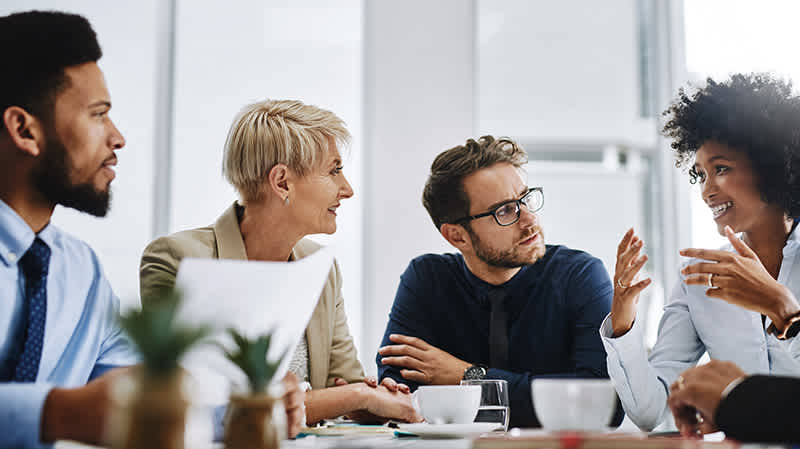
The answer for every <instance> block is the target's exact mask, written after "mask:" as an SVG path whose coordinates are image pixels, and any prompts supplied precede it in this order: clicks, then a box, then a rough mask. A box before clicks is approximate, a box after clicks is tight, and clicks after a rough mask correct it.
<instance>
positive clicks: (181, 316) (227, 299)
mask: <svg viewBox="0 0 800 449" xmlns="http://www.w3.org/2000/svg"><path fill="white" fill-rule="evenodd" d="M332 264H333V252H332V250H330V249H329V248H321V249H320V250H318V251H317V252H315V253H314V254H312V255H310V256H307V257H304V258H303V259H300V260H298V261H295V262H256V261H240V260H218V259H184V260H183V261H182V262H181V265H180V267H179V270H178V276H177V279H176V285H177V287H178V288H180V289H181V290H182V291H183V294H184V301H183V303H182V305H181V308H180V310H179V312H178V317H177V320H178V322H184V323H192V324H210V325H212V326H213V328H214V333H213V335H212V336H211V338H210V342H208V343H212V344H208V343H207V344H202V345H198V346H197V347H196V348H195V349H193V350H191V351H190V352H189V353H188V354H187V355H186V357H184V359H183V360H182V361H181V365H182V366H183V367H184V368H185V369H186V370H187V371H188V372H189V374H190V375H191V377H192V379H193V381H194V382H193V384H194V386H193V388H192V390H193V391H192V400H193V401H194V402H195V403H199V404H209V405H215V404H224V403H226V402H227V400H228V396H229V394H230V391H231V388H232V387H233V388H237V386H241V387H242V388H244V385H246V382H247V379H246V377H245V375H244V373H242V372H241V371H240V370H239V369H238V368H237V367H236V366H235V365H234V364H233V363H232V362H230V361H229V360H227V359H226V358H225V356H224V353H223V351H222V350H221V348H220V347H219V346H218V345H222V346H224V347H231V345H232V341H231V339H230V337H229V336H228V335H227V332H226V329H227V328H229V327H234V328H235V329H237V330H238V331H239V332H240V333H242V334H243V335H245V336H248V337H255V336H258V335H261V334H265V333H267V332H270V331H272V332H273V337H272V344H271V346H270V350H269V353H268V354H267V359H269V360H271V361H275V360H277V359H278V358H279V357H280V356H281V355H282V354H284V353H285V354H287V355H286V357H284V359H283V361H282V362H281V364H280V365H279V367H278V370H277V372H276V374H275V382H277V381H279V380H280V379H281V378H283V376H284V375H285V374H286V372H287V371H288V369H289V362H290V361H291V358H292V354H293V353H294V350H295V348H296V347H297V344H298V343H299V341H300V339H301V338H302V337H303V335H304V332H305V329H306V326H307V325H308V322H309V320H310V319H311V314H312V313H313V311H314V308H315V307H316V305H317V302H318V301H319V296H320V293H321V292H322V288H323V287H324V285H325V281H326V279H327V277H328V275H329V272H330V269H331V266H332Z"/></svg>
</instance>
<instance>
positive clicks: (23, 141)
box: [3, 106, 44, 157]
mask: <svg viewBox="0 0 800 449" xmlns="http://www.w3.org/2000/svg"><path fill="white" fill-rule="evenodd" d="M3 127H4V128H5V131H6V132H7V133H8V136H9V138H10V139H11V141H12V142H14V145H15V146H16V147H17V148H19V149H20V150H21V151H22V152H24V153H26V154H28V155H30V156H34V157H35V156H38V155H39V154H41V146H40V144H39V143H40V142H43V141H44V132H43V131H42V127H41V123H40V122H39V120H37V119H36V117H34V116H33V115H31V114H29V113H28V111H26V110H25V109H23V108H21V107H19V106H9V107H7V108H6V109H5V111H3Z"/></svg>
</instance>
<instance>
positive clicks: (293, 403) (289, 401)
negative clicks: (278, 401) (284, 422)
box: [283, 392, 305, 410]
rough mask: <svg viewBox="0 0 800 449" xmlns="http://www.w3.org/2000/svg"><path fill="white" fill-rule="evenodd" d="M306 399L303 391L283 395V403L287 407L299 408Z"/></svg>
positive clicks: (289, 408)
mask: <svg viewBox="0 0 800 449" xmlns="http://www.w3.org/2000/svg"><path fill="white" fill-rule="evenodd" d="M304 401H305V395H304V394H303V393H302V392H296V393H294V394H290V395H287V396H284V397H283V403H284V406H285V407H286V409H288V410H291V409H295V408H297V409H299V408H300V407H302V405H303V402H304Z"/></svg>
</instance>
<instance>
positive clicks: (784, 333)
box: [767, 312, 800, 340]
mask: <svg viewBox="0 0 800 449" xmlns="http://www.w3.org/2000/svg"><path fill="white" fill-rule="evenodd" d="M767 333H770V334H772V335H774V336H775V338H777V339H778V340H787V339H789V338H793V337H794V336H796V335H797V334H798V333H800V312H798V313H795V314H794V315H792V316H790V317H789V318H788V319H787V320H786V323H785V324H784V325H783V329H782V330H780V331H779V330H778V328H777V327H776V326H775V323H772V324H770V325H769V327H767Z"/></svg>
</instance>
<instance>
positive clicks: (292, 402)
mask: <svg viewBox="0 0 800 449" xmlns="http://www.w3.org/2000/svg"><path fill="white" fill-rule="evenodd" d="M283 387H284V388H285V391H284V393H283V407H284V408H285V409H286V430H287V432H288V434H289V438H294V437H295V436H297V434H298V433H300V428H301V427H302V426H303V421H304V419H305V415H306V411H305V406H304V405H303V403H304V401H305V393H304V392H303V390H301V389H300V383H299V382H298V380H297V376H295V375H294V373H292V372H291V371H289V372H288V373H286V376H284V377H283Z"/></svg>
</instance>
